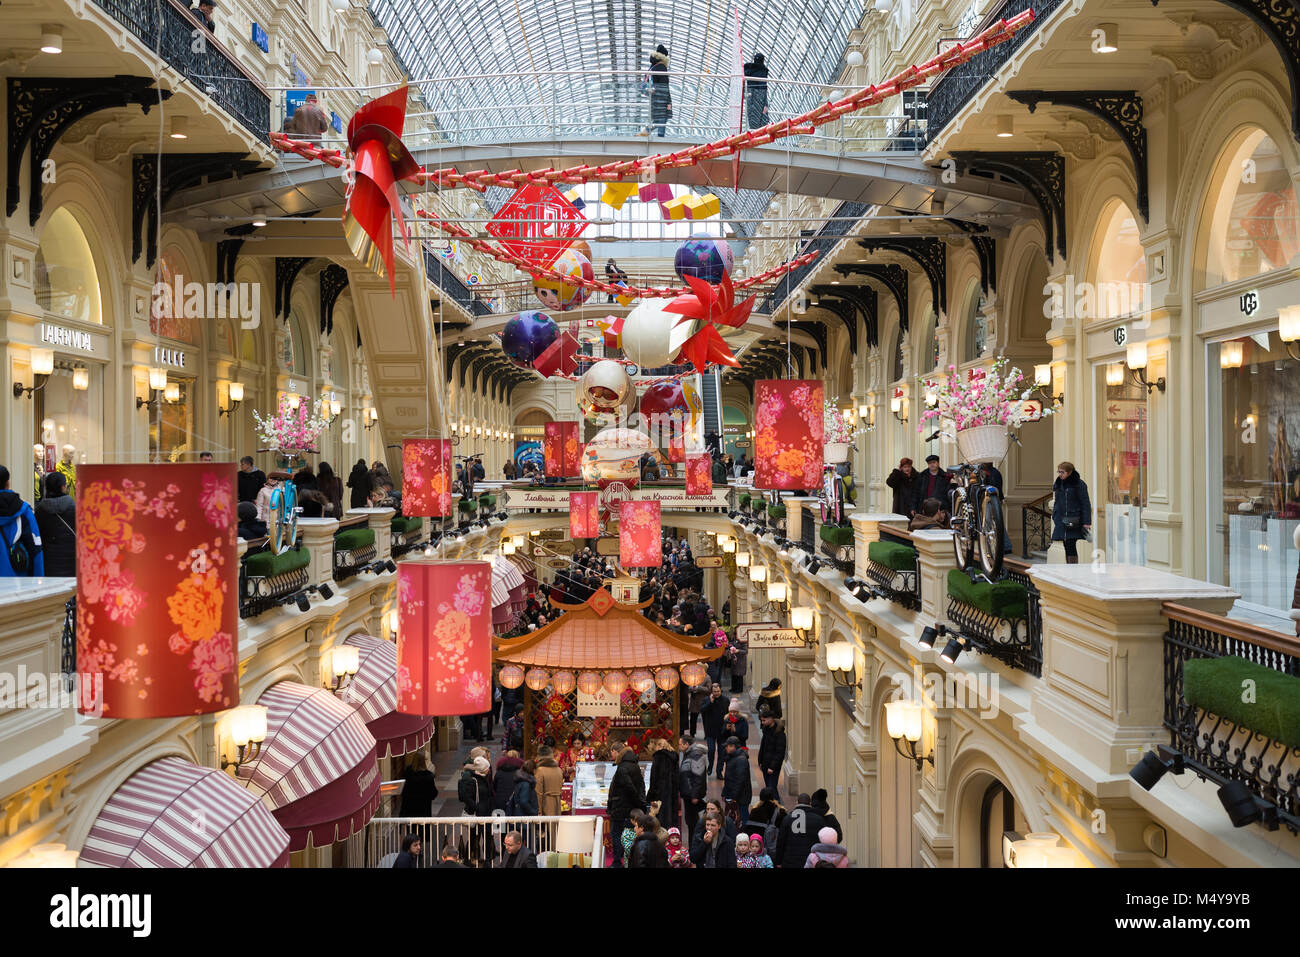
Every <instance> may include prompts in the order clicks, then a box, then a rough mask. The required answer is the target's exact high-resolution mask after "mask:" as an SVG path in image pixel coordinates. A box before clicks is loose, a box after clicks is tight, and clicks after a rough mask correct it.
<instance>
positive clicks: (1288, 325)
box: [1277, 306, 1300, 362]
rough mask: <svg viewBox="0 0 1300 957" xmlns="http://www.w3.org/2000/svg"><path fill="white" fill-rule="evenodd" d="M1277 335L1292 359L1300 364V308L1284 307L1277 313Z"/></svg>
mask: <svg viewBox="0 0 1300 957" xmlns="http://www.w3.org/2000/svg"><path fill="white" fill-rule="evenodd" d="M1277 335H1278V338H1279V339H1281V340H1282V342H1283V344H1285V345H1286V351H1287V352H1288V353H1289V354H1290V355H1291V358H1292V359H1295V360H1296V361H1297V362H1300V345H1297V342H1298V341H1300V306H1283V307H1282V308H1281V309H1279V310H1278V311H1277Z"/></svg>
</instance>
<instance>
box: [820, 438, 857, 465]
mask: <svg viewBox="0 0 1300 957" xmlns="http://www.w3.org/2000/svg"><path fill="white" fill-rule="evenodd" d="M849 448H850V446H849V443H847V442H827V443H826V445H825V446H823V451H822V458H823V460H824V461H825V462H826V464H827V465H838V464H839V463H841V462H847V461H848V460H849Z"/></svg>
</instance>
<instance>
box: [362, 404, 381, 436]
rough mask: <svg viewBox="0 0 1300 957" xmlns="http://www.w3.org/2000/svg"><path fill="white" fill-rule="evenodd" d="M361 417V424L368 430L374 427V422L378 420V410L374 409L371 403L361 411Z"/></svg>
mask: <svg viewBox="0 0 1300 957" xmlns="http://www.w3.org/2000/svg"><path fill="white" fill-rule="evenodd" d="M361 418H362V424H363V425H364V427H365V429H366V431H367V432H368V431H370V430H371V429H373V428H374V427H375V423H376V422H378V421H379V410H378V409H376V408H375V407H374V406H373V405H372V406H369V407H368V408H366V409H364V410H363V411H362V413H361Z"/></svg>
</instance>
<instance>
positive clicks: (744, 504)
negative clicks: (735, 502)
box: [740, 493, 752, 508]
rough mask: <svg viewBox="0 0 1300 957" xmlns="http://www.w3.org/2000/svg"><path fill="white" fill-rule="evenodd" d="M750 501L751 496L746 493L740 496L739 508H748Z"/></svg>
mask: <svg viewBox="0 0 1300 957" xmlns="http://www.w3.org/2000/svg"><path fill="white" fill-rule="evenodd" d="M751 499H752V496H751V495H749V494H748V493H746V494H744V495H741V496H740V507H741V508H748V507H749V503H750V501H751Z"/></svg>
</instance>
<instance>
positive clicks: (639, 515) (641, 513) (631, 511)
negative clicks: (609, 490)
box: [466, 502, 663, 713]
mask: <svg viewBox="0 0 1300 957" xmlns="http://www.w3.org/2000/svg"><path fill="white" fill-rule="evenodd" d="M660 531H661V529H660V515H659V503H658V502H620V503H619V507H618V560H619V563H620V564H621V565H623V567H624V568H658V567H659V566H660V565H662V564H663V548H662V544H663V543H662V541H661V538H660ZM466 713H468V712H466Z"/></svg>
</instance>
